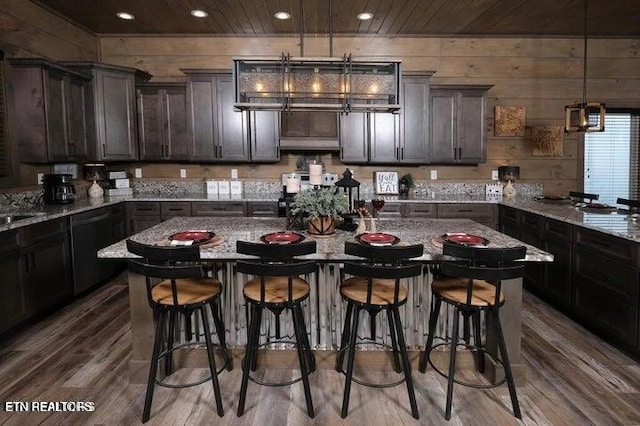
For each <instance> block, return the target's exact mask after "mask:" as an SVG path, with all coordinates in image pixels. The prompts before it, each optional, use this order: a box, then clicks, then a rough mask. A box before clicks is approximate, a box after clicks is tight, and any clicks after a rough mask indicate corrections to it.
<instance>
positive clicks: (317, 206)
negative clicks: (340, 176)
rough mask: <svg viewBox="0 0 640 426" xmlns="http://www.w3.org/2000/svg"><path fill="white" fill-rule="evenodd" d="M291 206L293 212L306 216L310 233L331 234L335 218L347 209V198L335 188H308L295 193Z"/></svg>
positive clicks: (333, 230)
mask: <svg viewBox="0 0 640 426" xmlns="http://www.w3.org/2000/svg"><path fill="white" fill-rule="evenodd" d="M291 207H292V213H293V214H296V215H297V214H303V215H306V216H308V226H307V231H308V232H309V234H310V235H332V234H335V232H336V231H335V219H336V218H337V217H338V216H339V215H341V214H342V213H346V212H347V211H348V210H349V200H347V196H346V194H345V193H344V192H341V191H337V190H336V188H320V189H309V190H306V191H300V192H299V193H297V194H296V196H295V198H294V199H293V202H292V203H291Z"/></svg>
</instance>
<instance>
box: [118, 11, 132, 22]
mask: <svg viewBox="0 0 640 426" xmlns="http://www.w3.org/2000/svg"><path fill="white" fill-rule="evenodd" d="M116 16H117V17H118V18H120V19H124V20H126V21H132V20H134V19H136V17H135V16H133V15H132V14H130V13H127V12H118V13H116Z"/></svg>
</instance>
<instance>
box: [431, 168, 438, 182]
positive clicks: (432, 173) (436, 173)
mask: <svg viewBox="0 0 640 426" xmlns="http://www.w3.org/2000/svg"><path fill="white" fill-rule="evenodd" d="M436 179H438V171H437V170H431V180H436Z"/></svg>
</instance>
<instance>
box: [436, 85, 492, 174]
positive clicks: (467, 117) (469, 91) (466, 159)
mask: <svg viewBox="0 0 640 426" xmlns="http://www.w3.org/2000/svg"><path fill="white" fill-rule="evenodd" d="M491 87H492V86H470V85H469V86H467V85H465V86H433V87H432V88H431V94H430V110H431V113H430V120H429V127H430V144H429V147H430V157H431V158H430V161H431V162H432V163H439V164H478V163H484V162H486V161H487V124H486V123H487V91H488V90H489V89H490V88H491Z"/></svg>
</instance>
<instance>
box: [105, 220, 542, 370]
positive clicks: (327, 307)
mask: <svg viewBox="0 0 640 426" xmlns="http://www.w3.org/2000/svg"><path fill="white" fill-rule="evenodd" d="M377 227H378V230H379V231H383V232H388V233H392V234H394V235H396V236H398V237H399V238H400V240H401V241H402V243H406V244H414V243H422V244H424V247H425V250H424V254H423V256H421V257H419V258H416V259H415V261H417V262H423V263H424V264H425V268H424V272H423V275H422V276H421V277H419V278H418V279H415V280H413V281H412V282H410V283H407V287H408V290H409V301H408V303H407V304H406V305H405V306H404V307H402V308H401V315H402V322H403V326H404V328H405V335H406V340H407V346H408V347H409V348H410V349H412V350H414V351H415V354H417V350H419V349H420V348H422V347H423V346H424V344H425V341H426V332H427V322H428V321H427V320H428V314H429V306H430V301H431V295H430V288H429V286H430V283H431V278H432V276H431V273H430V271H429V268H428V267H427V266H428V265H429V264H434V263H438V262H440V261H441V260H442V246H441V243H440V236H441V235H442V234H444V233H447V232H467V233H470V234H474V235H481V236H483V237H485V238H487V239H489V240H490V245H491V246H494V247H513V246H518V245H522V244H523V243H522V242H520V241H518V240H516V239H514V238H511V237H509V236H506V235H504V234H501V233H499V232H497V231H495V230H493V229H491V228H489V227H486V226H484V225H481V224H479V223H477V222H474V221H471V220H468V219H395V220H391V219H389V220H384V219H383V220H378V221H377ZM284 228H285V219H274V218H271V219H267V218H221V217H215V218H214V217H197V218H196V217H178V218H173V219H170V220H168V221H166V222H163V223H161V224H159V225H156V226H154V227H152V228H150V229H148V230H145V231H143V232H140V233H138V234H136V235H133V236H132V237H131V238H132V239H134V240H136V241H139V242H142V243H147V244H155V243H158V242H159V241H164V240H166V239H167V238H168V236H169V235H171V234H173V233H176V232H179V231H184V230H188V229H207V230H211V231H213V232H216V233H217V234H219V235H222V236H223V237H224V239H225V242H224V243H223V244H221V245H219V246H216V247H213V248H207V249H203V250H202V251H201V256H202V258H203V259H204V260H205V261H207V262H211V263H212V264H213V265H214V266H215V269H216V271H217V276H218V278H219V279H220V280H221V282H222V283H223V284H224V288H225V289H224V292H223V310H224V321H225V326H226V328H227V344H228V345H230V346H231V347H232V348H241V347H242V346H243V345H244V344H245V342H246V331H247V323H246V315H245V306H244V300H243V297H242V285H243V283H244V281H245V277H243V276H241V275H240V274H237V273H236V272H235V264H234V262H235V261H236V260H238V259H240V258H245V257H246V256H243V255H239V254H237V253H236V251H235V245H236V241H238V240H246V241H259V238H260V236H262V235H264V234H266V233H269V232H276V231H282V230H283V229H284ZM302 233H303V234H306V233H305V232H302ZM354 236H355V234H354V233H351V232H345V231H337V234H336V235H335V236H334V237H330V238H323V239H317V240H316V242H317V253H316V254H314V255H309V256H306V258H308V259H313V260H316V261H317V262H318V264H319V266H320V268H319V272H318V274H317V277H310V282H312V283H315V287H313V288H312V291H311V297H310V298H309V300H308V302H307V303H306V306H305V308H304V309H305V316H306V321H307V327H308V329H309V333H310V338H311V345H312V346H313V349H314V350H316V351H327V352H332V351H333V350H335V349H336V348H337V346H338V342H339V337H340V333H341V331H342V321H343V318H344V306H343V303H342V301H341V299H340V296H339V292H338V287H339V283H340V263H341V262H344V261H346V260H351V259H353V258H352V257H350V256H347V255H345V254H344V243H345V241H348V240H353V238H354ZM307 238H308V237H307ZM98 256H99V257H100V258H110V259H127V258H132V257H134V256H133V255H132V254H130V253H129V252H128V251H127V250H126V245H125V242H124V241H120V242H118V243H116V244H114V245H111V246H109V247H106V248H104V249H102V250H100V251H99V252H98ZM525 260H526V261H527V262H549V261H553V256H551V255H550V254H548V253H546V252H544V251H542V250H540V249H538V248H536V247H533V246H531V245H527V257H526V259H525ZM503 289H504V292H505V295H506V297H507V300H508V303H507V304H506V305H505V307H504V308H502V310H501V317H502V318H503V320H502V321H503V329H504V333H505V338H506V341H507V347H508V350H509V354H510V358H511V363H512V365H513V367H514V371H516V372H517V371H518V370H520V366H521V362H522V361H521V359H520V307H521V299H522V281H521V280H519V279H518V280H511V281H509V282H507V283H505V285H504V287H503ZM129 292H130V303H131V327H132V340H133V356H132V361H131V367H132V368H131V371H132V379H133V380H136V381H137V380H141V379H143V378H144V374H140V373H142V372H146V367H147V366H148V362H149V359H150V356H151V347H152V341H153V317H152V312H151V309H149V306H148V303H147V300H146V290H145V285H144V278H143V277H141V276H139V275H137V274H131V273H130V274H129ZM378 320H379V326H378V327H376V329H377V337H379V338H381V339H382V340H386V339H387V337H388V335H387V328H386V324H385V323H384V321H381V320H380V319H378ZM273 326H274V324H272V323H265V324H264V325H263V328H262V330H261V333H262V334H263V336H268V335H271V334H273V333H272V330H273ZM288 326H289V325H286V323H283V334H285V335H286V334H288V333H289V332H290V330H289V329H288V328H287V327H288ZM362 331H363V334H364V333H366V332H367V331H368V329H367V328H366V326H363V330H362ZM437 332H438V334H440V335H444V334H446V330H444V329H440V330H438V331H437ZM493 344H494V342H493V340H492V339H491V336H488V345H489V347H490V348H491V346H492V345H493ZM281 348H286V347H284V346H282V347H281Z"/></svg>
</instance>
